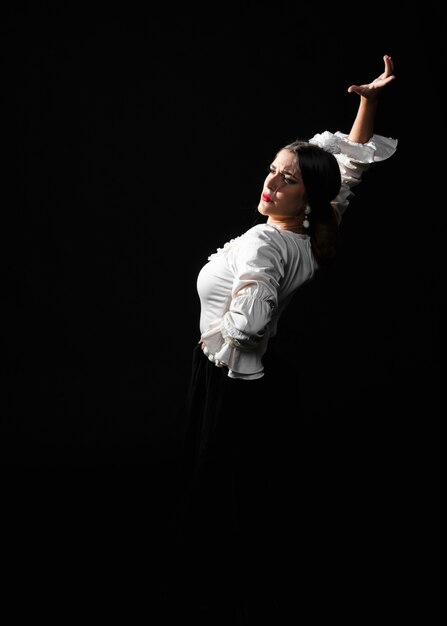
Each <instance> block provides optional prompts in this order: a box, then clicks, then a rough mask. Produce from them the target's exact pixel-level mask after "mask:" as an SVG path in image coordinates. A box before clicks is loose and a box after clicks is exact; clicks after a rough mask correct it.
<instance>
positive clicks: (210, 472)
mask: <svg viewBox="0 0 447 626" xmlns="http://www.w3.org/2000/svg"><path fill="white" fill-rule="evenodd" d="M268 381H269V378H268V377H267V376H264V377H263V378H260V379H257V380H239V379H232V378H230V377H229V376H228V371H227V369H226V368H218V367H216V366H215V365H214V364H213V363H212V362H211V361H210V360H209V359H207V358H206V356H205V355H204V354H203V353H202V351H201V350H200V347H199V346H197V348H195V349H194V351H193V359H192V373H191V379H190V387H189V390H188V394H187V402H186V413H187V417H186V419H187V427H186V432H185V445H184V456H183V464H182V472H181V474H182V482H183V486H182V498H181V503H180V506H179V510H178V515H177V517H176V522H175V525H176V541H177V547H176V550H177V559H176V567H178V572H177V575H178V577H179V578H178V580H177V585H178V588H177V591H178V589H179V588H180V589H181V591H182V597H183V605H184V606H185V605H190V606H191V605H194V606H195V607H196V608H197V607H202V611H203V612H206V611H214V613H213V615H212V616H211V614H209V613H207V615H208V619H214V620H217V619H218V618H219V619H220V617H219V616H224V615H226V612H225V611H226V610H230V609H233V610H239V611H246V610H247V609H246V608H245V609H244V608H243V607H244V606H245V604H246V603H247V598H249V597H251V596H253V597H256V598H257V600H256V602H253V603H252V604H253V606H255V605H256V606H257V607H260V606H262V603H260V602H259V597H258V596H259V594H261V596H264V600H265V599H266V598H267V595H266V594H269V593H271V584H270V582H269V581H270V579H271V571H270V569H269V567H268V563H269V562H270V560H271V545H270V539H269V537H270V535H271V523H272V510H271V499H270V494H271V479H272V478H271V477H272V466H273V460H274V458H275V456H276V454H277V452H276V450H275V448H276V445H277V443H276V442H277V435H274V431H275V428H276V426H275V424H276V425H277V420H276V419H275V416H274V415H273V413H272V398H274V390H269V387H268ZM244 603H245V604H244ZM270 604H271V603H270ZM257 610H258V609H257ZM227 618H228V615H227ZM222 619H223V617H222ZM216 623H217V622H216Z"/></svg>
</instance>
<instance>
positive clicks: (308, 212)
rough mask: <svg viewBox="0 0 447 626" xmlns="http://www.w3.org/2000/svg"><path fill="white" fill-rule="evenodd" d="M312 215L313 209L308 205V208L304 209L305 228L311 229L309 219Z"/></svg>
mask: <svg viewBox="0 0 447 626" xmlns="http://www.w3.org/2000/svg"><path fill="white" fill-rule="evenodd" d="M310 214H311V208H310V206H309V205H307V207H306V208H305V209H304V220H303V226H304V228H309V226H310V222H309V220H308V219H307V218H308V216H309V215H310Z"/></svg>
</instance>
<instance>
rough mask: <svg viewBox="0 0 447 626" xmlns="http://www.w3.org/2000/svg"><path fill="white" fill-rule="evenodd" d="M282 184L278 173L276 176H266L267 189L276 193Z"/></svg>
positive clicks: (281, 178)
mask: <svg viewBox="0 0 447 626" xmlns="http://www.w3.org/2000/svg"><path fill="white" fill-rule="evenodd" d="M283 183H284V180H283V177H282V174H281V173H280V172H276V174H273V173H271V174H269V175H268V176H267V188H268V189H271V190H272V191H278V189H279V188H280V187H281V186H282V184H283Z"/></svg>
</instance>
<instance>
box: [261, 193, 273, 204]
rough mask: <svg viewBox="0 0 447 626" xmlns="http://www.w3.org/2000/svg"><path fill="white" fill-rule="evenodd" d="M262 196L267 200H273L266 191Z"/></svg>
mask: <svg viewBox="0 0 447 626" xmlns="http://www.w3.org/2000/svg"><path fill="white" fill-rule="evenodd" d="M261 198H262V199H263V200H264V201H265V202H271V201H272V199H271V197H270V196H268V195H267V194H266V193H263V194H262V196H261Z"/></svg>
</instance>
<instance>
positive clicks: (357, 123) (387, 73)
mask: <svg viewBox="0 0 447 626" xmlns="http://www.w3.org/2000/svg"><path fill="white" fill-rule="evenodd" d="M383 61H384V63H385V69H384V72H383V73H382V74H380V76H378V77H377V78H375V79H374V80H373V81H372V82H371V83H369V84H365V85H351V86H350V87H349V88H348V92H349V93H356V94H358V95H359V96H360V103H359V108H358V111H357V115H356V117H355V120H354V123H353V125H352V128H351V131H350V133H349V135H348V139H350V140H351V141H356V142H357V143H367V142H368V141H369V140H370V139H371V137H372V136H373V134H374V121H375V117H376V111H377V106H378V104H379V98H380V94H381V91H382V89H383V88H384V87H385V86H386V85H388V84H389V83H390V82H391V81H393V80H394V79H395V76H394V74H393V70H394V65H393V61H392V59H391V57H390V56H388V55H387V54H385V55H384V57H383Z"/></svg>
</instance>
